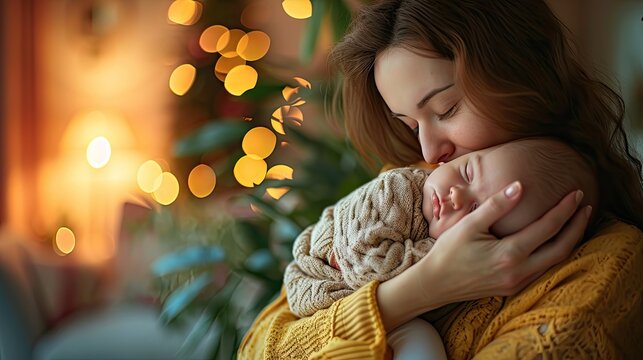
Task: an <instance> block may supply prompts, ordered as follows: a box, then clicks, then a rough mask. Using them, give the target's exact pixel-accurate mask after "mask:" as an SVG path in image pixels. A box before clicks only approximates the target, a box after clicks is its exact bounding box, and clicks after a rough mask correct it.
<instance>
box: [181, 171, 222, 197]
mask: <svg viewBox="0 0 643 360" xmlns="http://www.w3.org/2000/svg"><path fill="white" fill-rule="evenodd" d="M216 184H217V177H216V174H215V173H214V170H212V168H211V167H209V166H208V165H205V164H199V165H197V166H195V167H194V169H192V171H190V175H189V176H188V188H190V192H192V194H193V195H194V196H196V197H198V198H204V197H206V196H208V195H210V194H211V193H212V191H213V190H214V187H215V186H216Z"/></svg>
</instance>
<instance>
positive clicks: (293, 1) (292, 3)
mask: <svg viewBox="0 0 643 360" xmlns="http://www.w3.org/2000/svg"><path fill="white" fill-rule="evenodd" d="M281 6H282V7H283V8H284V11H285V12H286V14H288V15H289V16H290V17H293V18H295V19H306V18H309V17H310V16H311V15H312V14H313V5H312V4H311V3H310V0H284V1H283V2H282V3H281Z"/></svg>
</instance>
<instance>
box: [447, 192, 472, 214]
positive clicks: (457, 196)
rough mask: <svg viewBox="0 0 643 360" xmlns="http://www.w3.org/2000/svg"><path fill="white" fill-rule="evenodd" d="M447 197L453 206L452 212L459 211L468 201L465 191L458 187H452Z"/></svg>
mask: <svg viewBox="0 0 643 360" xmlns="http://www.w3.org/2000/svg"><path fill="white" fill-rule="evenodd" d="M449 197H450V198H451V203H452V204H453V210H460V209H462V208H463V207H465V205H466V204H467V202H468V201H469V196H467V192H466V190H465V189H463V188H461V187H459V186H452V187H451V189H450V190H449Z"/></svg>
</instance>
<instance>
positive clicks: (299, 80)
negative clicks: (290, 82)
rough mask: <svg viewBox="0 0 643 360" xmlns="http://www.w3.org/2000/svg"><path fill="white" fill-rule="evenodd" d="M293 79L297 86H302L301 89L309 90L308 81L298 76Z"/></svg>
mask: <svg viewBox="0 0 643 360" xmlns="http://www.w3.org/2000/svg"><path fill="white" fill-rule="evenodd" d="M293 79H295V81H296V82H297V83H298V84H299V86H303V87H305V88H308V89H310V88H311V87H312V86H311V85H310V81H308V80H306V79H304V78H301V77H299V76H295V77H294V78H293Z"/></svg>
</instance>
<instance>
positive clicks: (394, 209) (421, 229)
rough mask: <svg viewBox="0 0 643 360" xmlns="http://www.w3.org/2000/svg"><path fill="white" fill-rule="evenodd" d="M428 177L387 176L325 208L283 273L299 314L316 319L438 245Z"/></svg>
mask: <svg viewBox="0 0 643 360" xmlns="http://www.w3.org/2000/svg"><path fill="white" fill-rule="evenodd" d="M428 175H429V172H427V171H426V170H422V169H417V168H399V169H394V170H389V171H386V172H384V173H382V174H380V175H379V176H378V177H376V178H375V179H373V180H371V181H370V182H368V183H366V184H364V185H362V186H360V187H359V188H357V189H356V190H355V191H353V192H351V193H350V194H349V195H347V196H346V197H344V198H343V199H341V200H340V201H338V202H337V204H336V205H335V206H334V207H328V208H326V209H325V210H324V211H323V213H322V216H321V218H320V219H319V221H318V222H317V223H316V224H315V225H312V226H309V227H308V228H307V229H306V230H304V231H303V232H302V234H300V235H299V236H298V237H297V239H296V240H295V243H294V245H293V257H294V260H293V261H292V262H291V263H290V264H289V265H288V267H287V268H286V271H285V274H284V285H285V288H286V294H287V298H288V304H289V305H290V309H291V311H292V312H293V313H294V314H295V315H297V316H308V315H312V314H314V313H315V312H317V311H318V310H321V309H325V308H327V307H329V306H330V305H331V304H332V303H334V302H335V301H337V300H339V299H341V298H343V297H345V296H348V295H350V294H351V293H353V292H354V291H355V290H357V289H359V288H360V287H362V286H364V285H365V284H367V283H368V282H370V281H373V280H377V281H380V282H382V281H386V280H389V279H391V278H392V277H394V276H396V275H398V274H400V273H401V272H402V271H404V270H406V269H408V268H409V267H411V265H413V264H414V263H416V262H417V261H419V260H420V259H421V258H422V257H423V256H424V255H426V254H427V253H428V252H429V250H430V249H431V246H432V245H433V243H434V240H433V239H432V238H430V237H429V225H428V223H427V221H426V219H425V218H424V216H423V215H422V198H423V196H422V188H423V186H424V182H425V180H426V178H427V177H428ZM334 260H335V261H334Z"/></svg>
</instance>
